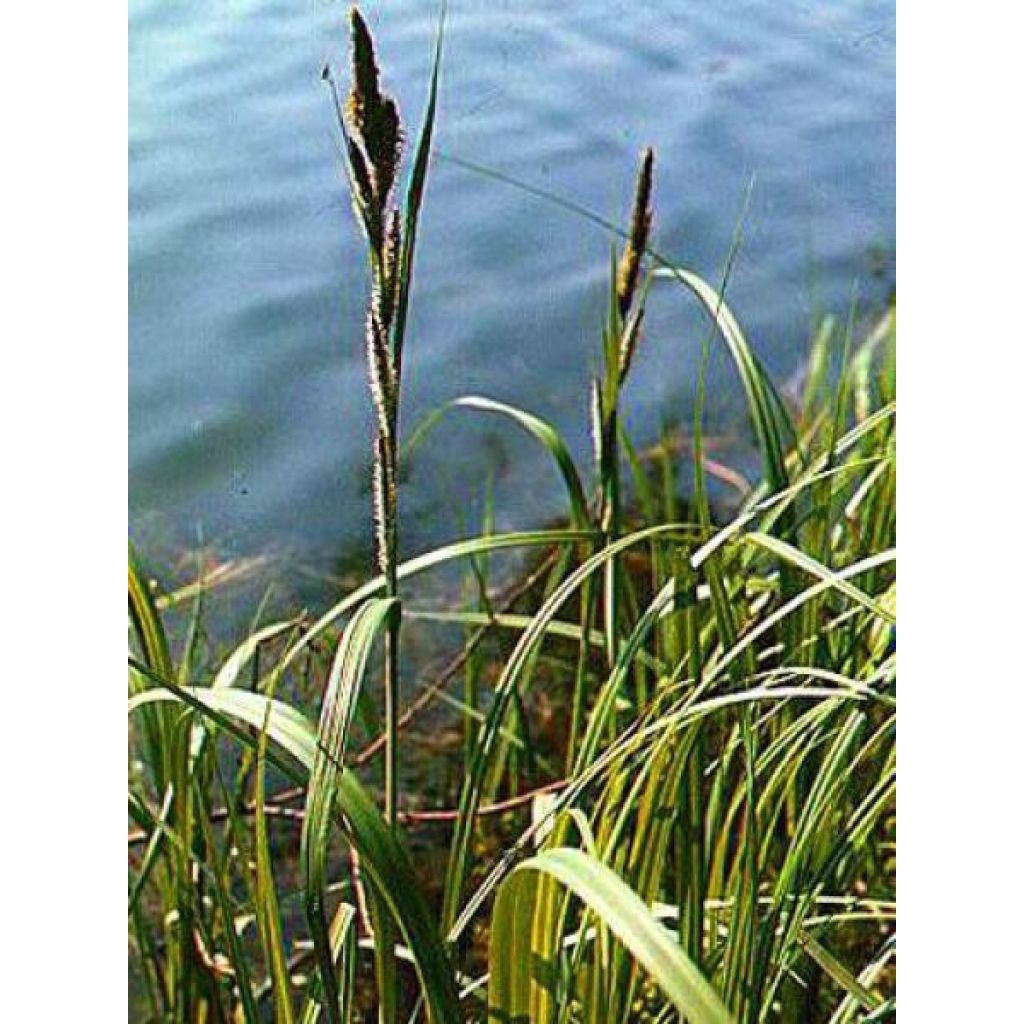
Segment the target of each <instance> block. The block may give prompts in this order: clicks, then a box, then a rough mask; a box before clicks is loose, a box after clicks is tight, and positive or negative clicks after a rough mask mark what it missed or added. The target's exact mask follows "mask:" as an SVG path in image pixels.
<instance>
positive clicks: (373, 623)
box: [300, 598, 398, 1024]
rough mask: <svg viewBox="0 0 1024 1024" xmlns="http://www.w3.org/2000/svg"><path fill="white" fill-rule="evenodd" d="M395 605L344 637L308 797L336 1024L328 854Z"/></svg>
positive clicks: (307, 874) (309, 844)
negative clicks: (366, 687)
mask: <svg viewBox="0 0 1024 1024" xmlns="http://www.w3.org/2000/svg"><path fill="white" fill-rule="evenodd" d="M397 605H398V602H397V601H396V600H395V599H393V598H390V599H376V600H373V601H368V602H367V603H366V604H364V605H363V606H362V607H361V608H360V609H359V611H358V612H356V614H355V615H354V616H353V618H352V621H351V622H349V624H348V626H347V627H346V629H345V632H344V633H343V634H342V637H341V641H340V642H339V644H338V649H337V651H336V652H335V655H334V662H333V664H332V665H331V672H330V675H329V677H328V680H327V689H326V692H325V694H324V703H323V709H322V711H321V713H320V727H319V732H318V735H317V748H316V755H315V756H314V759H313V770H312V772H311V774H310V781H309V789H308V790H307V792H306V815H305V818H304V820H303V823H302V848H301V853H300V863H301V865H302V876H303V892H304V894H305V910H306V920H307V922H308V923H309V930H310V934H311V935H312V938H313V949H314V952H315V954H316V958H317V964H318V967H319V970H320V977H321V980H322V982H323V990H324V1003H325V1005H326V1008H327V1018H328V1020H329V1021H331V1024H342V1017H341V1016H340V1006H341V1001H340V996H339V991H338V983H337V979H336V978H335V975H334V959H335V957H334V950H333V944H332V942H331V938H330V928H329V927H328V922H327V910H326V899H327V853H328V850H329V847H330V824H331V814H332V812H333V810H334V797H335V791H336V789H337V784H338V778H339V776H340V775H341V773H342V771H343V769H344V757H345V748H346V746H347V744H348V733H349V729H350V727H351V725H352V717H353V714H354V712H355V706H356V697H357V696H358V693H359V689H360V687H361V686H362V682H363V675H364V673H365V672H366V663H367V660H368V659H369V656H370V649H371V647H372V646H373V641H374V639H375V638H376V636H377V633H378V632H379V631H380V629H381V628H382V627H383V625H384V624H385V623H386V622H387V620H388V618H389V616H390V615H391V614H392V613H393V612H394V611H395V609H396V607H397Z"/></svg>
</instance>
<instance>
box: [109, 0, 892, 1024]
mask: <svg viewBox="0 0 1024 1024" xmlns="http://www.w3.org/2000/svg"><path fill="white" fill-rule="evenodd" d="M351 30H352V38H351V54H352V61H351V68H350V73H349V74H348V75H347V76H346V80H347V92H346V89H345V88H343V87H341V86H339V84H338V80H337V79H336V77H335V74H334V73H333V72H332V71H331V70H330V69H329V68H325V69H324V75H323V77H324V80H325V83H326V85H327V87H328V89H329V91H330V94H331V96H332V99H333V103H334V106H335V110H336V113H337V118H338V126H339V131H340V134H341V139H342V142H343V152H344V155H345V165H346V173H347V182H348V187H349V191H350V195H351V199H352V204H353V209H354V213H355V217H356V221H357V223H358V224H359V225H360V227H361V229H362V231H363V234H364V236H365V239H366V244H367V254H368V269H369V281H370V289H369V304H368V309H367V313H366V323H365V350H366V365H367V375H368V383H369V388H370V394H371V396H372V399H373V405H374V409H375V412H376V429H375V436H374V437H371V438H370V439H368V446H369V448H370V450H371V452H372V456H373V466H374V470H373V484H372V497H373V501H372V509H368V514H372V516H373V522H374V528H375V556H376V557H375V566H374V567H373V571H375V572H376V573H377V575H373V576H369V575H368V578H367V580H366V582H365V583H362V584H361V585H358V586H356V587H354V588H353V589H351V590H349V591H347V592H346V593H343V594H340V595H338V599H337V601H336V603H335V604H334V605H333V606H332V607H330V608H329V609H327V610H326V611H324V612H323V613H322V614H321V615H320V617H319V618H317V619H315V620H311V619H309V618H307V617H305V616H295V617H291V618H284V619H281V620H278V621H271V622H266V621H264V616H263V608H262V607H256V608H254V609H253V613H254V614H253V618H252V625H251V628H250V629H249V630H248V631H247V633H246V635H245V636H244V637H243V638H242V639H241V640H240V641H239V642H237V643H236V644H235V645H234V647H233V648H232V649H231V650H230V651H229V652H228V653H227V654H226V655H222V656H220V657H216V658H211V657H210V656H209V654H208V645H207V644H206V642H205V635H206V634H205V630H206V625H205V616H206V615H207V614H208V608H207V600H208V590H209V589H210V588H212V587H213V586H215V585H216V582H217V581H208V582H207V583H205V584H204V583H197V584H196V585H194V586H191V587H188V588H186V589H185V590H184V591H182V592H179V593H177V594H175V595H172V596H171V597H170V598H168V596H167V595H164V596H162V597H158V596H157V595H156V594H155V592H154V591H153V589H152V588H151V587H150V586H149V585H148V581H147V580H146V578H145V577H144V575H143V574H142V572H141V571H140V569H139V567H138V565H139V563H138V560H137V557H136V555H135V553H134V552H133V551H132V550H131V549H130V550H129V566H128V604H129V665H128V672H129V700H128V712H129V773H128V810H129V843H128V867H129V902H128V926H129V955H130V973H131V972H134V975H135V981H134V984H135V985H136V987H137V989H138V992H137V995H138V999H137V1000H136V1002H137V1005H138V1013H139V1015H140V1017H141V1018H145V1019H150V1020H159V1021H175V1022H192V1021H232V1022H234V1021H244V1022H256V1021H266V1020H274V1021H278V1022H285V1024H290V1022H298V1021H301V1022H302V1024H313V1022H316V1021H319V1020H324V1021H328V1022H332V1024H346V1022H349V1021H355V1020H364V1019H365V1020H369V1019H377V1020H379V1021H380V1022H382V1024H392V1022H397V1021H409V1020H428V1021H432V1022H435V1024H442V1022H443V1024H447V1022H454V1021H481V1022H483V1021H495V1022H512V1021H544V1022H548V1021H551V1022H559V1024H563V1022H564V1024H570V1022H573V1024H575V1022H594V1024H598V1022H604V1021H688V1022H690V1024H725V1022H736V1024H741V1022H743V1024H746V1022H749V1024H754V1022H761V1021H766V1022H767V1021H778V1022H781V1024H791V1022H792V1024H795V1022H805V1021H806V1022H818V1021H822V1022H824V1021H828V1022H834V1024H852V1022H854V1021H858V1022H859V1021H883V1020H892V1019H895V956H896V944H895V921H896V900H895V819H896V802H895V724H896V654H895V612H896V582H895V494H896V455H895V453H896V430H895V419H896V397H895V306H893V307H892V308H890V309H889V310H887V311H885V312H884V313H883V314H882V315H881V316H880V317H878V318H877V320H876V321H875V322H874V323H873V325H872V327H871V328H870V330H868V332H867V333H866V335H865V336H863V337H860V335H859V329H858V325H857V322H856V317H855V316H854V315H853V314H851V316H850V318H849V320H848V322H847V323H846V325H845V329H844V328H842V327H841V326H840V325H839V324H838V322H837V321H836V320H835V319H834V318H827V319H826V320H825V321H823V324H822V326H821V329H820V330H819V331H818V332H817V333H816V334H815V336H814V338H813V340H812V344H811V349H810V353H809V358H808V363H807V371H806V374H805V376H804V380H803V386H802V394H801V396H800V397H799V400H796V401H794V400H792V399H791V398H784V397H783V396H781V395H780V393H779V391H778V390H777V389H776V388H775V386H774V385H773V384H772V382H771V381H770V380H769V379H768V377H767V375H766V373H765V372H764V370H763V368H762V366H761V364H760V362H759V361H758V359H757V356H756V355H755V353H754V351H753V349H752V348H751V346H750V344H749V343H748V341H747V339H746V337H745V336H744V334H743V331H742V328H741V326H740V323H739V322H738V320H737V319H736V317H735V316H734V315H733V313H732V311H731V310H730V309H729V307H728V305H727V304H726V302H725V300H724V298H723V296H724V293H725V291H726V286H727V284H728V278H729V273H730V270H731V266H732V260H733V257H734V255H735V251H736V249H737V247H738V245H739V238H738V237H737V239H736V242H735V243H734V246H733V250H732V252H731V253H730V254H729V258H728V260H727V261H726V267H725V270H724V272H723V275H722V280H721V281H720V282H719V284H718V285H717V286H712V285H710V284H708V283H707V282H706V281H705V280H704V279H703V278H701V277H699V276H698V275H697V274H695V273H694V272H693V271H691V270H689V269H687V268H685V267H683V266H681V265H679V264H678V263H677V262H675V261H674V260H672V259H670V258H669V257H668V256H666V255H663V254H661V253H659V252H658V251H657V249H656V248H655V246H654V244H653V242H652V239H653V238H654V236H655V234H656V227H657V215H656V210H657V203H656V193H657V186H658V178H657V157H656V154H655V153H654V152H652V150H650V149H647V150H644V152H643V153H642V154H641V155H640V159H639V166H638V170H637V176H636V185H635V190H634V195H633V197H632V203H631V212H630V215H629V218H628V220H627V221H626V224H625V227H624V228H620V227H618V226H616V225H614V224H611V223H610V222H606V221H604V220H602V219H601V218H599V217H595V215H593V214H591V213H589V212H588V211H580V212H582V214H583V215H584V216H586V217H588V219H590V220H592V221H596V222H597V223H599V224H600V225H601V226H602V227H604V228H605V229H606V230H607V231H608V233H609V239H610V241H611V243H612V244H611V251H610V261H609V283H608V301H607V311H606V316H605V324H604V328H603V336H602V344H601V349H600V351H601V361H600V364H599V366H598V368H597V371H596V373H595V375H594V378H593V381H592V383H591V387H590V392H589V395H587V396H585V397H584V398H583V401H584V402H585V405H586V408H587V409H588V410H589V416H590V422H591V427H592V440H593V451H592V452H591V453H590V459H589V461H590V465H589V467H587V466H585V465H584V464H583V460H582V459H581V458H579V457H575V456H574V454H573V453H572V452H570V450H569V448H568V446H567V445H566V443H565V441H564V440H563V438H562V437H561V436H560V435H559V434H558V432H557V431H556V430H555V429H554V428H553V427H552V426H551V425H550V424H549V423H547V422H546V421H544V420H542V419H540V418H538V417H537V416H535V415H533V414H532V413H530V411H529V410H526V409H520V408H515V407H512V406H509V405H506V404H503V403H499V402H496V401H493V400H491V399H489V398H486V397H483V396H463V397H461V398H457V399H454V400H453V401H452V402H450V403H448V404H447V405H446V406H445V407H443V408H442V409H440V410H438V412H437V413H436V414H435V415H434V416H433V417H431V418H430V419H429V420H428V422H427V423H426V424H425V425H422V429H417V431H415V432H414V433H413V435H412V436H411V437H410V438H408V439H402V435H401V432H400V422H399V412H400V396H401V383H402V356H403V350H404V345H405V342H406V335H407V333H408V334H409V337H410V344H415V337H414V332H413V331H411V330H407V327H408V325H409V323H410V309H411V304H412V298H413V269H414V260H415V255H416V247H417V244H418V238H417V224H418V218H419V213H420V209H421V205H422V203H423V201H424V197H425V194H426V187H427V180H428V177H429V157H430V153H431V141H432V134H433V127H434V121H435V117H436V113H437V92H438V90H437V86H438V76H439V66H440V61H441V55H442V42H443V18H442V25H441V27H440V28H439V30H438V36H437V43H436V50H435V55H434V64H433V70H432V72H431V77H430V81H429V84H428V90H427V100H426V105H425V109H424V113H423V116H422V121H421V125H420V128H419V132H418V135H417V136H416V138H415V140H413V139H412V138H411V137H410V135H409V134H408V133H407V129H406V127H405V125H404V124H403V121H402V118H401V116H400V114H399V109H398V106H397V104H396V102H395V100H394V99H393V98H392V97H391V96H389V95H388V93H387V92H386V88H385V85H384V82H383V78H382V74H381V70H380V65H379V63H378V58H377V52H376V49H375V44H374V40H373V38H372V35H371V33H370V30H369V28H368V26H367V25H366V23H365V22H364V20H363V19H362V16H361V15H360V14H359V12H358V9H356V8H353V10H352V13H351ZM343 93H344V95H343ZM403 179H404V180H403ZM666 289H682V290H683V292H685V294H686V295H687V296H688V297H689V299H690V300H691V301H692V300H696V302H697V303H698V304H699V306H700V307H701V308H702V309H703V310H704V312H705V313H706V315H707V321H708V330H707V333H706V335H704V336H703V337H698V338H696V339H694V340H693V342H692V343H693V344H695V345H699V346H701V348H700V349H699V351H700V352H701V353H702V364H701V366H702V368H701V371H700V372H699V374H698V379H697V380H696V382H695V394H696V402H695V412H694V417H693V423H692V425H691V426H690V428H689V433H688V436H687V438H686V442H687V443H686V448H687V449H688V454H689V455H691V456H692V472H693V484H692V490H691V493H689V495H688V497H687V499H686V501H685V502H683V501H681V500H680V497H679V495H680V490H681V488H680V484H679V480H678V478H677V475H678V458H677V457H676V455H677V453H676V452H674V451H673V450H672V446H671V445H669V444H668V443H665V444H663V445H661V446H660V447H659V448H656V449H654V450H651V451H648V452H645V453H644V452H638V450H637V449H636V447H635V446H634V442H633V441H632V440H631V439H630V437H629V435H628V432H627V431H626V429H625V425H624V423H623V422H622V420H621V419H620V417H619V414H618V413H619V406H620V398H621V396H622V395H623V393H624V391H625V389H626V388H627V387H628V381H629V372H630V368H631V366H632V365H633V360H634V356H635V355H636V353H637V351H638V349H639V348H640V347H642V346H643V345H645V344H647V343H648V341H649V339H647V338H645V336H644V320H645V312H646V309H647V305H648V302H651V301H657V296H658V294H659V293H660V292H662V291H663V290H666ZM467 301H471V295H469V296H467ZM855 339H857V340H856V341H855ZM722 344H724V346H725V347H726V349H727V351H728V353H729V356H730V357H731V360H732V362H733V364H734V366H735V369H736V372H737V373H738V375H739V379H740V381H741V383H742V385H743V393H744V396H745V399H746V403H747V409H748V412H749V416H750V420H751V423H752V425H753V430H754V436H755V439H756V442H757V446H758V451H759V454H760V458H761V479H760V482H758V483H756V484H754V485H753V486H750V485H749V484H747V482H746V481H745V480H743V479H742V478H739V477H737V475H736V474H735V473H733V472H732V471H731V470H730V469H729V468H728V467H727V466H722V465H720V464H719V463H717V462H715V460H714V459H713V458H709V457H708V455H707V454H706V445H705V438H704V437H703V435H702V413H703V406H704V400H705V395H704V369H703V368H704V367H705V366H706V363H707V358H708V353H709V350H710V347H711V346H712V345H722ZM581 397H583V396H581ZM480 414H484V415H488V416H492V417H498V418H499V419H500V420H501V421H503V422H504V423H506V424H507V426H508V428H509V429H513V430H518V431H525V432H526V433H527V434H528V435H530V436H531V437H532V439H533V440H534V441H535V442H536V443H537V444H539V445H541V446H542V448H543V449H544V450H545V451H546V453H547V454H548V456H550V459H551V463H552V466H553V467H554V469H555V470H556V471H557V473H558V474H559V479H560V480H561V482H562V484H563V485H564V490H565V499H566V515H565V518H564V520H563V521H561V522H559V523H556V524H553V525H551V526H548V527H546V528H543V529H536V530H527V531H522V532H517V533H498V532H495V530H494V526H493V524H494V521H495V514H494V508H493V500H490V499H489V500H488V501H487V502H485V509H484V515H483V523H482V528H481V530H480V533H479V534H478V535H476V536H473V537H470V538H468V539H463V540H457V541H453V542H452V543H450V544H447V545H445V546H443V547H440V548H437V549H435V550H433V551H428V552H426V553H422V554H418V555H416V556H415V557H412V558H410V557H408V554H407V553H406V552H404V551H403V550H402V549H401V546H400V538H399V535H398V529H397V523H398V506H399V500H400V492H401V480H402V473H401V471H400V464H401V461H402V460H403V459H404V458H406V457H407V456H408V453H409V451H410V450H411V448H412V447H413V446H414V445H415V443H416V442H417V441H418V440H419V439H421V437H422V436H423V433H425V431H426V430H427V429H429V428H430V427H431V426H433V424H434V423H435V422H437V421H438V420H439V419H440V418H441V417H443V416H449V415H480ZM709 475H710V476H716V477H718V479H719V480H720V481H723V482H724V483H726V485H728V486H730V487H732V488H733V490H734V491H735V492H736V493H737V494H740V495H741V499H740V501H739V502H738V508H737V510H736V511H735V512H734V513H733V514H731V515H730V516H728V517H725V518H722V517H717V518H716V517H715V516H713V515H712V506H711V501H710V499H709V494H708V478H709ZM503 554H515V555H516V556H518V557H519V558H521V559H523V558H525V559H526V562H525V564H526V569H525V570H524V571H523V573H522V575H521V576H520V577H518V578H516V579H515V580H512V581H511V582H509V581H508V578H507V575H506V576H505V577H502V578H501V585H500V586H499V585H498V584H497V583H496V580H497V579H498V578H499V576H498V572H497V570H496V567H495V563H498V562H499V560H500V559H501V558H502V555H503ZM453 569H455V570H457V571H458V572H459V573H460V574H461V580H462V584H461V598H460V600H459V601H457V602H455V603H453V604H452V605H451V606H446V607H438V606H437V605H436V604H435V605H430V604H418V603H417V600H416V589H415V581H416V579H417V578H420V579H422V578H424V577H429V575H430V574H432V573H437V572H440V571H451V570H453ZM225 577H226V579H227V580H230V578H231V571H230V570H225ZM403 623H404V624H405V627H409V626H411V625H413V624H415V625H416V628H417V630H428V631H436V633H437V636H438V637H439V638H443V642H444V643H450V641H451V637H452V636H457V637H459V639H460V642H459V644H458V649H457V652H456V653H455V654H454V655H453V656H452V657H451V658H449V659H447V661H446V662H445V664H444V666H443V668H442V669H441V670H440V671H437V670H436V667H434V668H433V669H432V668H431V666H423V665H419V664H417V660H416V658H417V654H418V651H417V650H415V649H414V650H412V651H410V650H409V649H408V645H404V646H405V647H406V650H404V651H403V650H401V646H402V645H401V640H402V637H403V635H404V632H405V630H404V629H403ZM438 642H439V644H440V643H441V642H442V641H441V640H440V639H439V641H438ZM412 680H415V682H416V685H415V686H413V685H412ZM379 698H380V699H379ZM431 705H433V706H440V707H443V708H444V709H445V712H446V714H447V718H446V720H445V721H446V724H445V725H444V726H437V723H436V721H435V719H436V717H437V716H436V715H435V716H434V718H430V719H426V717H425V712H426V709H427V708H428V707H429V706H431ZM314 710H315V712H316V713H317V714H318V717H317V718H314V717H312V713H313V711H314ZM423 720H427V721H428V726H427V727H428V728H429V729H432V730H433V734H432V736H430V737H427V741H426V742H424V738H423V737H421V739H420V742H418V743H415V744H413V743H411V742H410V739H409V728H410V726H411V725H412V724H414V723H417V722H421V721H423ZM431 739H432V740H433V748H434V760H436V762H437V765H439V766H440V770H439V771H438V772H437V773H436V774H443V775H444V781H443V782H441V783H438V782H437V779H436V777H435V779H434V781H432V782H425V783H424V786H423V789H422V790H421V791H420V792H416V791H412V790H410V789H406V788H405V787H406V786H407V784H408V782H407V780H408V779H409V777H410V775H412V774H415V772H416V771H418V770H419V768H418V765H414V764H413V763H412V762H413V759H417V760H422V759H423V758H424V750H428V751H429V749H430V747H431V743H430V740H431ZM403 743H404V746H403ZM438 789H439V790H440V792H439V793H436V792H435V791H436V790H438ZM428 796H429V797H430V798H431V799H435V798H436V799H437V800H438V801H439V803H440V806H436V807H429V806H424V799H425V797H428Z"/></svg>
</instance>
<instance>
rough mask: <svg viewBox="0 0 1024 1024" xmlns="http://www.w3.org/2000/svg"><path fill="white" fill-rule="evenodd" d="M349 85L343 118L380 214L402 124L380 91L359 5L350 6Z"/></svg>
mask: <svg viewBox="0 0 1024 1024" xmlns="http://www.w3.org/2000/svg"><path fill="white" fill-rule="evenodd" d="M351 17H352V88H351V91H350V92H349V95H348V103H347V104H346V107H345V121H346V123H347V125H348V130H349V133H350V134H351V136H352V138H353V140H354V141H355V143H357V144H358V146H359V147H360V148H361V149H362V151H363V153H365V155H366V163H367V164H369V167H368V173H369V176H370V178H371V180H372V182H373V199H372V203H373V205H375V206H376V213H377V215H378V217H379V218H382V217H383V214H384V211H385V209H386V207H387V205H388V200H389V198H390V195H391V189H392V187H393V186H394V182H395V175H396V173H397V171H398V163H399V161H400V160H401V156H402V125H401V119H400V118H399V115H398V107H397V106H396V104H395V101H394V100H393V99H392V98H391V97H390V96H385V95H383V94H382V93H381V91H380V71H379V69H378V67H377V59H376V56H375V54H374V49H373V37H372V36H371V35H370V30H369V28H368V27H367V25H366V22H365V21H364V20H363V16H362V15H361V14H360V13H359V11H358V9H357V8H355V7H353V8H352V16H351Z"/></svg>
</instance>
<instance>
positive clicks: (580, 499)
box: [449, 395, 590, 530]
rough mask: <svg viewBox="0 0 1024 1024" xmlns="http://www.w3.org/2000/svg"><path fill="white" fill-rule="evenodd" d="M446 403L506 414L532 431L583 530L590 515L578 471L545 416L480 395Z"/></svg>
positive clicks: (571, 515)
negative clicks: (552, 463)
mask: <svg viewBox="0 0 1024 1024" xmlns="http://www.w3.org/2000/svg"><path fill="white" fill-rule="evenodd" d="M449 405H451V406H452V407H457V408H463V409H477V410H479V411H481V412H493V413H498V414H499V415H502V416H507V417H509V418H510V419H511V420H513V421H514V422H516V423H518V424H519V426H521V427H522V428H523V429H524V430H526V431H528V432H529V433H530V434H532V435H533V436H534V437H535V438H536V439H537V440H538V441H539V442H540V443H541V444H542V445H543V446H544V448H545V449H546V450H547V452H548V454H549V455H550V456H551V457H552V458H553V459H554V460H555V464H556V465H557V466H558V471H559V473H561V475H562V480H563V482H564V483H565V489H566V492H567V494H568V496H569V518H570V522H571V523H572V525H573V527H574V528H575V529H578V530H583V529H586V528H587V526H588V525H589V520H590V517H589V514H588V512H587V499H586V496H585V494H584V492H583V485H582V484H581V483H580V477H579V473H578V472H577V471H576V465H575V463H574V462H573V461H572V456H571V455H570V454H569V448H568V446H567V445H566V443H565V441H564V440H563V438H562V435H561V434H559V433H558V431H557V430H555V428H554V427H553V426H551V424H550V423H548V422H547V420H543V419H541V418H540V417H539V416H534V415H533V413H529V412H526V411H525V410H523V409H517V408H516V407H515V406H512V405H506V404H505V403H504V402H496V401H494V400H493V399H491V398H484V397H482V396H480V395H465V396H463V397H462V398H456V399H455V400H454V401H452V402H450V403H449Z"/></svg>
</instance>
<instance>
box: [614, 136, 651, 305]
mask: <svg viewBox="0 0 1024 1024" xmlns="http://www.w3.org/2000/svg"><path fill="white" fill-rule="evenodd" d="M653 172H654V151H653V150H652V149H651V148H650V147H649V146H648V147H647V148H646V149H645V150H644V151H643V154H642V155H641V157H640V170H639V172H638V174H637V178H636V195H635V197H634V199H633V219H632V221H631V222H630V226H629V240H628V241H627V243H626V248H625V250H624V251H623V253H622V258H621V259H620V260H619V273H618V278H617V281H616V286H615V292H616V298H617V299H618V303H619V313H620V314H621V315H622V316H623V317H625V315H626V313H627V312H628V311H629V307H630V306H631V305H632V304H633V296H634V295H635V294H636V284H637V280H638V279H639V277H640V261H641V259H642V258H643V254H644V250H645V249H646V248H647V242H648V239H649V238H650V234H651V185H652V179H653Z"/></svg>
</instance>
